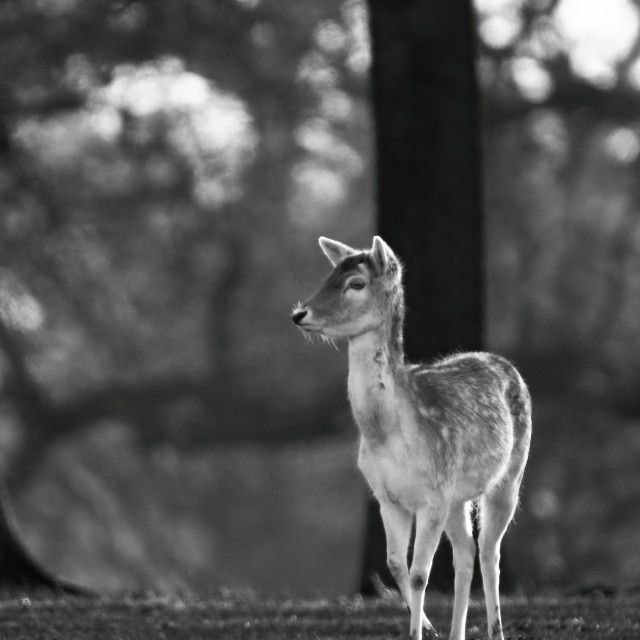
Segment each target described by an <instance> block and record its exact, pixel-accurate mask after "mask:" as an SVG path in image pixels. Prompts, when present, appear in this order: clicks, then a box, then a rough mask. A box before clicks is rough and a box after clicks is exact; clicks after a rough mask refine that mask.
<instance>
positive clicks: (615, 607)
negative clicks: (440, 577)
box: [0, 594, 640, 640]
mask: <svg viewBox="0 0 640 640" xmlns="http://www.w3.org/2000/svg"><path fill="white" fill-rule="evenodd" d="M427 608H428V611H429V615H430V618H431V620H432V622H433V623H434V625H435V626H436V629H438V630H439V631H440V637H441V638H446V635H447V632H448V628H449V616H450V612H451V599H450V598H448V597H442V596H437V597H432V598H431V599H430V601H429V604H428V606H427ZM502 612H503V614H502V615H503V620H504V629H505V638H511V639H512V640H516V639H517V640H556V639H557V640H560V639H563V640H564V639H566V640H569V639H571V640H575V639H583V638H584V639H589V640H599V639H600V638H612V639H615V640H626V639H631V638H634V639H637V638H640V594H633V595H624V596H615V597H611V598H607V597H603V596H589V597H569V598H549V597H545V598H542V597H538V598H532V599H525V598H506V599H504V600H503V607H502ZM408 622H409V619H408V614H407V612H406V610H405V608H404V606H402V605H401V604H400V603H399V602H397V601H396V600H388V599H387V600H372V601H366V600H362V599H360V598H341V599H332V600H327V599H320V600H288V599H259V598H257V597H255V596H240V595H237V594H233V595H228V594H226V595H217V596H215V597H213V598H211V599H203V598H200V597H193V596H188V597H177V596H171V597H167V596H164V597H149V598H128V597H127V598H125V597H119V598H110V599H95V600H93V599H81V598H57V599H51V598H41V599H39V598H21V599H6V600H0V640H107V639H108V640H134V639H135V640H138V639H141V638H145V639H147V638H149V639H158V640H187V639H188V640H199V639H205V638H206V639H207V640H212V639H217V638H220V639H224V640H227V639H228V640H233V639H236V638H238V639H243V640H252V639H258V638H259V639H260V640H285V639H287V640H297V639H301V640H302V639H305V640H306V639H309V640H343V639H344V640H346V639H353V638H366V639H371V640H374V639H380V640H382V639H383V638H385V639H389V638H407V637H408ZM485 637H486V634H485V617H484V609H483V604H482V601H481V600H474V601H473V602H472V604H471V607H470V610H469V620H468V622H467V640H471V639H480V638H485Z"/></svg>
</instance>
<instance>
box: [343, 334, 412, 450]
mask: <svg viewBox="0 0 640 640" xmlns="http://www.w3.org/2000/svg"><path fill="white" fill-rule="evenodd" d="M395 338H396V336H394V335H393V332H392V331H391V326H389V327H381V328H379V329H376V330H373V331H368V332H367V333H364V334H362V335H360V336H356V337H354V338H351V339H350V340H349V400H350V401H351V409H352V411H353V415H354V418H355V420H356V422H357V424H358V427H359V428H360V431H361V433H362V435H363V437H364V438H365V439H367V440H368V441H369V442H370V443H371V444H382V443H384V442H385V441H386V439H387V438H388V436H389V435H390V432H391V431H393V430H394V428H396V425H395V422H396V416H397V405H398V394H397V390H398V380H397V377H398V374H399V371H400V368H401V367H402V364H403V353H402V343H401V342H400V343H399V344H398V342H397V340H396V339H395Z"/></svg>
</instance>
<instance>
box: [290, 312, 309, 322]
mask: <svg viewBox="0 0 640 640" xmlns="http://www.w3.org/2000/svg"><path fill="white" fill-rule="evenodd" d="M306 315H307V312H306V311H296V312H295V313H294V314H293V316H291V319H292V320H293V321H294V322H295V323H296V324H300V321H301V320H302V318H304V317H305V316H306Z"/></svg>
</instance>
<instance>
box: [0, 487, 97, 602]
mask: <svg viewBox="0 0 640 640" xmlns="http://www.w3.org/2000/svg"><path fill="white" fill-rule="evenodd" d="M43 588H44V589H54V590H56V591H60V592H63V593H67V594H72V595H87V596H88V595H92V593H91V591H89V590H88V589H85V588H83V587H79V586H77V585H73V584H71V583H68V582H65V581H64V580H60V579H58V578H56V577H54V576H52V575H51V574H49V573H48V572H47V571H46V570H45V569H44V568H43V567H41V566H40V565H39V564H38V562H37V561H36V560H35V559H34V558H33V557H32V556H31V555H30V553H29V552H28V551H27V549H26V548H25V547H24V545H23V544H22V542H21V541H20V535H19V533H18V530H17V528H16V525H15V520H14V517H13V512H12V510H11V506H10V504H9V500H8V498H7V495H6V491H5V490H4V487H2V486H1V485H0V590H7V591H10V592H15V591H23V590H32V589H43Z"/></svg>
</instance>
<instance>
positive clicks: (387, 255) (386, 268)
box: [371, 236, 402, 277]
mask: <svg viewBox="0 0 640 640" xmlns="http://www.w3.org/2000/svg"><path fill="white" fill-rule="evenodd" d="M371 260H372V261H373V264H374V266H375V268H376V271H378V273H380V274H384V275H393V276H395V277H399V276H400V275H401V271H402V267H401V264H400V260H398V258H397V256H396V254H395V253H394V252H393V249H392V248H391V247H390V246H389V245H388V244H387V243H386V242H385V241H384V240H383V239H382V238H381V237H380V236H374V238H373V245H372V246H371Z"/></svg>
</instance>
